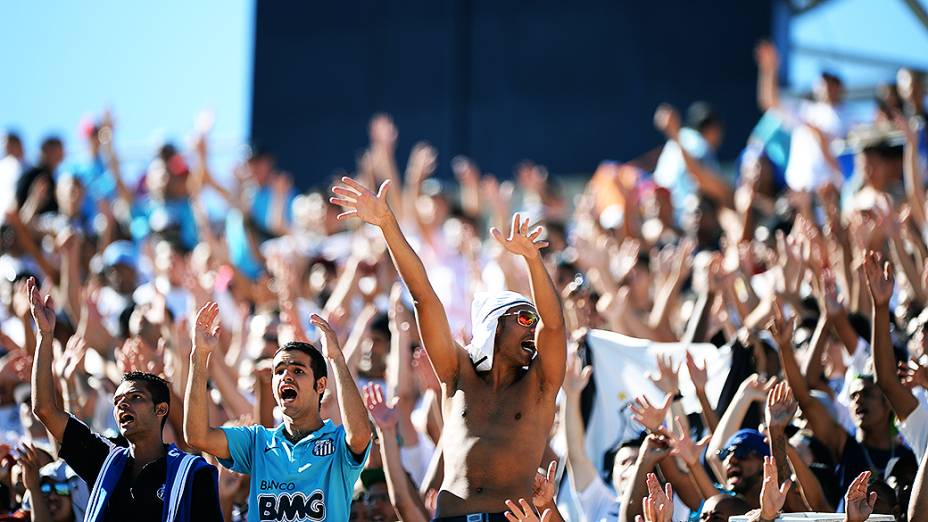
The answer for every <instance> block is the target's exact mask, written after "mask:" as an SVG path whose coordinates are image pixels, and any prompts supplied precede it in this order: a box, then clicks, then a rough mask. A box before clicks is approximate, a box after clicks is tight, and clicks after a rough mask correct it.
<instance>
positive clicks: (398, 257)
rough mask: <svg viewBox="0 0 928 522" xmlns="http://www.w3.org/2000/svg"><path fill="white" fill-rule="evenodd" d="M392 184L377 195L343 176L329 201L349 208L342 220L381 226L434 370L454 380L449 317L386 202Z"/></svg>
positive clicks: (454, 357) (444, 379)
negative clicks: (414, 309) (340, 183)
mask: <svg viewBox="0 0 928 522" xmlns="http://www.w3.org/2000/svg"><path fill="white" fill-rule="evenodd" d="M389 187H390V180H387V181H384V182H383V183H382V184H381V185H380V189H379V190H378V191H377V193H376V194H375V193H373V192H371V191H370V190H368V189H367V188H365V187H364V186H363V185H361V184H360V183H358V182H357V181H355V180H353V179H351V178H348V177H344V178H342V185H336V186H335V187H333V188H332V192H333V193H335V194H336V196H337V197H333V198H331V199H330V201H331V202H332V203H334V204H336V205H341V206H343V207H345V208H346V209H347V210H346V211H345V212H342V213H341V214H339V215H338V219H339V220H343V219H347V218H351V217H358V218H360V219H361V220H363V221H364V222H366V223H370V224H371V225H374V226H376V227H378V228H380V230H381V232H382V233H383V237H384V239H385V240H386V242H387V249H388V250H389V251H390V257H391V258H392V259H393V264H394V265H395V266H396V270H397V272H399V274H400V277H402V278H403V282H405V283H406V286H407V287H408V288H409V292H410V293H411V294H412V298H413V302H414V304H415V308H416V321H417V323H418V325H419V333H420V334H421V336H422V345H423V347H425V350H426V351H427V352H428V354H429V359H430V360H431V361H432V365H433V366H434V368H435V373H436V374H437V375H438V378H439V379H440V380H441V381H442V382H445V383H449V382H453V381H454V380H455V379H456V378H457V375H458V349H457V346H456V345H455V343H454V339H453V337H452V336H451V327H450V326H449V325H448V316H447V315H446V314H445V307H444V306H443V305H442V303H441V301H440V300H439V299H438V294H436V293H435V289H433V288H432V284H431V283H430V282H429V278H428V274H427V273H426V271H425V266H424V265H423V264H422V260H421V259H419V256H418V255H416V252H415V251H414V250H413V249H412V247H411V246H410V245H409V242H408V241H407V240H406V237H405V236H404V235H403V231H402V230H401V229H400V225H399V222H397V220H396V216H395V215H394V214H393V211H392V210H390V206H389V205H388V204H387V191H388V189H389Z"/></svg>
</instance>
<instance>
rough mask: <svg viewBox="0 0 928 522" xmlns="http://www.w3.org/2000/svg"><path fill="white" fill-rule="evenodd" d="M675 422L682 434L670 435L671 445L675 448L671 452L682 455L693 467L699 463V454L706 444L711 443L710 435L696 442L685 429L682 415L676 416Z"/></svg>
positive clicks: (674, 454)
mask: <svg viewBox="0 0 928 522" xmlns="http://www.w3.org/2000/svg"><path fill="white" fill-rule="evenodd" d="M674 423H675V424H676V425H677V431H679V432H680V435H673V436H672V437H670V439H669V440H670V447H671V448H673V450H671V452H670V454H671V455H673V456H674V457H680V458H681V459H683V462H685V463H686V465H687V466H689V467H690V468H692V467H693V466H696V465H698V464H699V456H700V455H701V454H702V451H703V449H704V448H705V446H706V445H707V444H709V439H710V437H706V438H705V439H703V440H701V441H699V443H696V442H694V441H693V438H692V437H690V435H689V433H687V432H686V430H685V429H683V422H682V421H680V417H674Z"/></svg>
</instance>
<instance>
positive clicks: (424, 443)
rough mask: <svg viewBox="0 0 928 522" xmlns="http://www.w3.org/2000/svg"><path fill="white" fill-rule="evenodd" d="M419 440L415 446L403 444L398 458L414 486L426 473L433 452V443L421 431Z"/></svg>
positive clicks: (417, 484) (419, 483)
mask: <svg viewBox="0 0 928 522" xmlns="http://www.w3.org/2000/svg"><path fill="white" fill-rule="evenodd" d="M418 435H419V442H418V443H417V444H416V445H415V446H403V447H401V448H400V460H401V461H402V463H403V469H405V470H406V471H407V472H409V475H410V476H411V477H412V481H413V483H415V484H416V486H420V485H421V484H422V480H423V479H424V478H425V474H426V473H428V470H429V464H430V463H431V462H432V454H433V453H435V445H434V444H432V441H430V440H429V438H428V437H427V436H425V435H423V434H421V433H419V434H418Z"/></svg>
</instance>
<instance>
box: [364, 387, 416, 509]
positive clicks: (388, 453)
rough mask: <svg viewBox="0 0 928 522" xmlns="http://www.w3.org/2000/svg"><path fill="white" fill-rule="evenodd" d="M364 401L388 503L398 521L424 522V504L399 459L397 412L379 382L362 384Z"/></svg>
mask: <svg viewBox="0 0 928 522" xmlns="http://www.w3.org/2000/svg"><path fill="white" fill-rule="evenodd" d="M364 403H365V404H366V405H367V409H368V410H370V412H371V416H372V417H373V418H374V423H375V424H376V425H377V433H378V435H379V438H380V456H381V458H382V459H383V471H384V474H385V475H386V476H387V493H388V494H389V495H390V503H391V504H393V507H394V508H395V509H396V514H397V515H399V516H400V520H407V521H409V522H419V521H421V522H425V521H426V520H428V518H427V515H426V513H427V512H426V508H425V505H424V504H423V503H422V500H421V499H420V498H419V492H418V491H416V489H415V487H413V485H412V483H411V482H410V481H409V478H408V477H407V476H406V470H405V469H403V463H402V460H401V458H400V444H399V440H398V432H397V424H398V423H399V413H398V412H397V411H396V409H395V408H391V407H390V406H389V405H387V403H386V401H385V400H384V397H383V389H382V388H381V387H380V385H379V384H368V385H367V386H365V387H364Z"/></svg>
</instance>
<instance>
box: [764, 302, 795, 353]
mask: <svg viewBox="0 0 928 522" xmlns="http://www.w3.org/2000/svg"><path fill="white" fill-rule="evenodd" d="M772 308H773V319H771V320H770V323H769V324H768V328H769V329H770V333H771V334H772V335H773V338H774V339H775V340H776V341H777V345H778V346H779V347H780V349H781V350H782V349H785V348H786V347H787V346H788V347H789V348H792V347H793V331H794V330H795V328H796V325H795V323H796V318H795V317H790V318H786V317H784V316H783V312H782V310H781V309H780V303H779V300H776V299H775V300H774V303H773V306H772Z"/></svg>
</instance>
